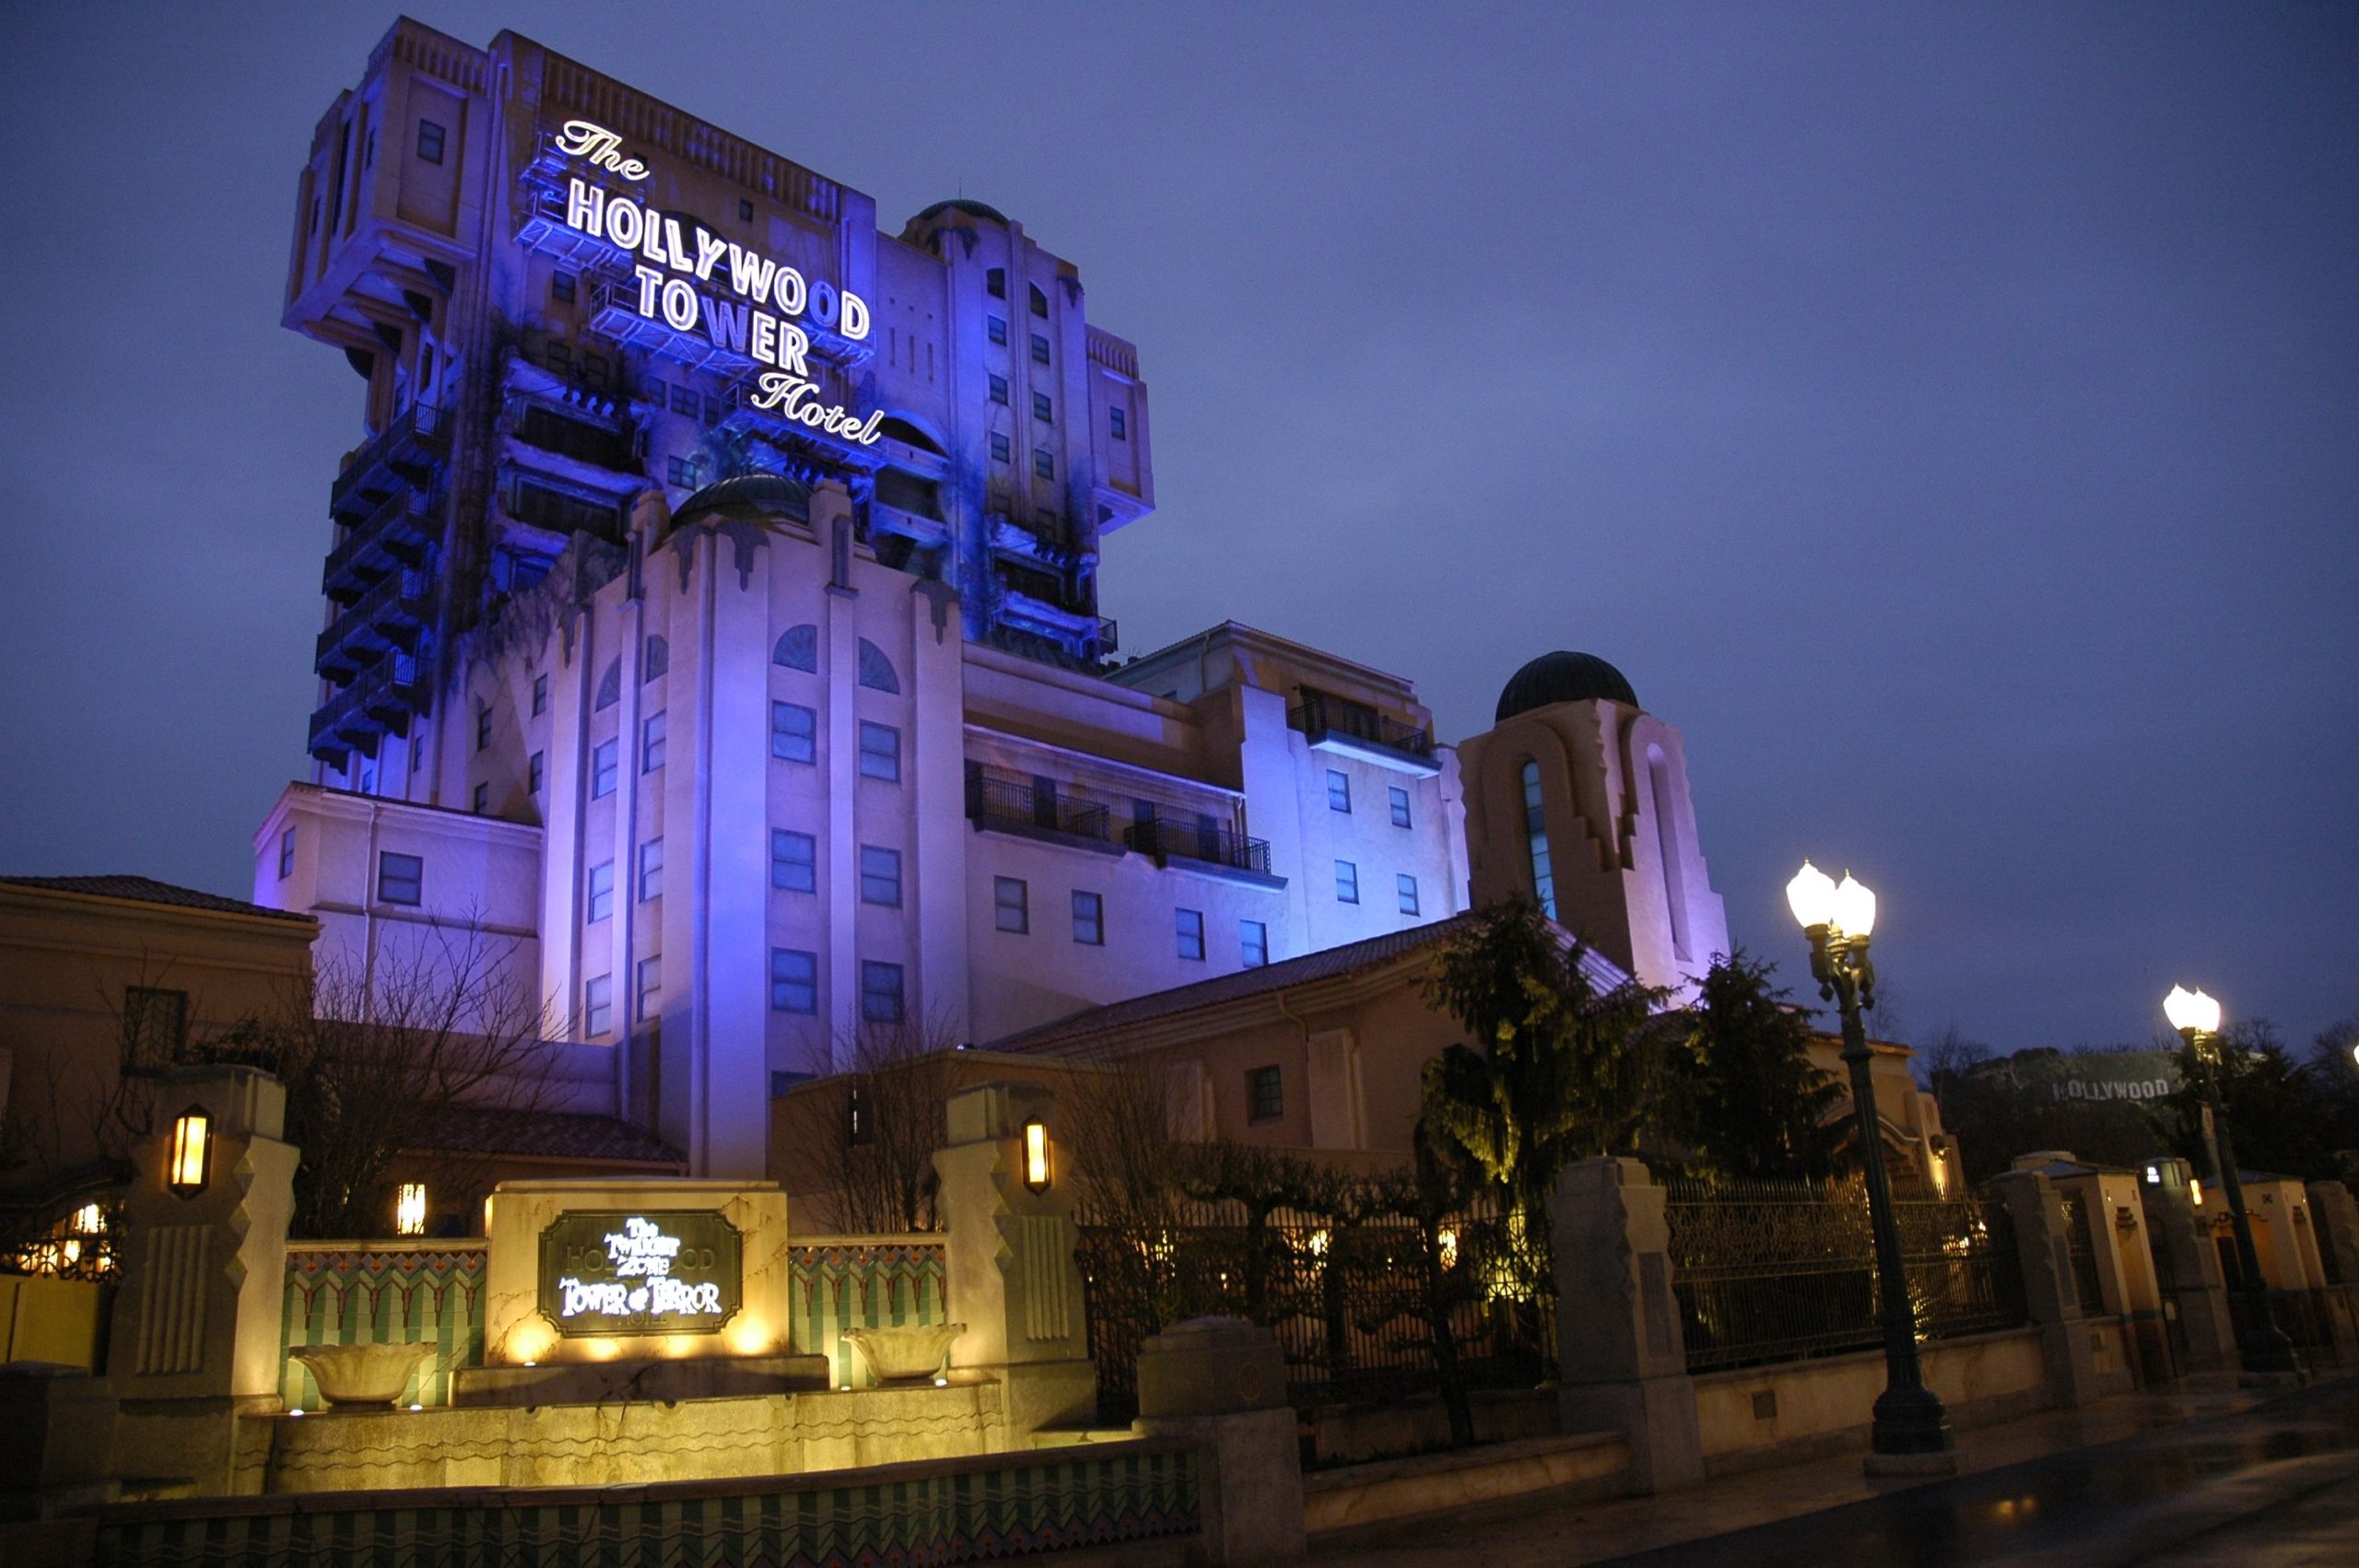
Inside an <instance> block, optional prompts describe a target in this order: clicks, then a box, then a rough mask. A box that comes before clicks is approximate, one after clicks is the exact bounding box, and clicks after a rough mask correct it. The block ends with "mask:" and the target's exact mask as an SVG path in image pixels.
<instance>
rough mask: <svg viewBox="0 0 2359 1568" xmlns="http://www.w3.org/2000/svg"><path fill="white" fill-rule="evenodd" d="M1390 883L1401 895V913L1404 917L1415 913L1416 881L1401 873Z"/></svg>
mask: <svg viewBox="0 0 2359 1568" xmlns="http://www.w3.org/2000/svg"><path fill="white" fill-rule="evenodd" d="M1392 882H1393V886H1394V887H1395V888H1396V889H1397V890H1398V891H1399V893H1400V895H1401V912H1402V914H1404V915H1414V914H1415V913H1417V879H1416V878H1415V877H1413V876H1411V875H1409V874H1408V873H1407V872H1402V874H1400V875H1399V876H1396V877H1394V878H1393V879H1392Z"/></svg>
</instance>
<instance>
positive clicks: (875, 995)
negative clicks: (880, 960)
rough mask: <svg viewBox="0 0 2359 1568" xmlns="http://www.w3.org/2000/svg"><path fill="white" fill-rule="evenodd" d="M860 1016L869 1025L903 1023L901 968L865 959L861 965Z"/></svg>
mask: <svg viewBox="0 0 2359 1568" xmlns="http://www.w3.org/2000/svg"><path fill="white" fill-rule="evenodd" d="M860 1016H861V1018H862V1020H863V1022H866V1023H869V1024H898V1023H899V1022H900V1021H901V966H900V965H898V964H877V963H874V962H871V961H869V960H866V959H863V960H862V962H861V965H860Z"/></svg>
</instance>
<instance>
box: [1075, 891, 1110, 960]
mask: <svg viewBox="0 0 2359 1568" xmlns="http://www.w3.org/2000/svg"><path fill="white" fill-rule="evenodd" d="M1073 940H1074V941H1075V942H1079V943H1081V944H1082V945H1083V946H1084V947H1103V946H1105V945H1106V900H1105V899H1104V898H1103V897H1102V896H1101V895H1097V894H1095V893H1075V894H1074V895H1073Z"/></svg>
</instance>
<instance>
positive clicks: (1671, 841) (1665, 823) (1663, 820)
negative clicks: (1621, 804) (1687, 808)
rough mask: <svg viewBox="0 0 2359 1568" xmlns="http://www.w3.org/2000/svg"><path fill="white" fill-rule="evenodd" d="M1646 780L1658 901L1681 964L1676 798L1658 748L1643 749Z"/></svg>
mask: <svg viewBox="0 0 2359 1568" xmlns="http://www.w3.org/2000/svg"><path fill="white" fill-rule="evenodd" d="M1647 778H1648V782H1649V783H1650V784H1652V785H1653V786H1654V804H1655V848H1656V851H1657V853H1658V854H1660V855H1661V858H1662V901H1663V907H1665V908H1667V909H1669V910H1670V911H1671V948H1672V952H1673V953H1675V954H1678V955H1679V956H1680V958H1682V959H1683V960H1684V959H1685V958H1686V957H1687V899H1686V897H1685V895H1684V883H1682V881H1681V878H1680V867H1679V821H1678V818H1677V817H1676V816H1675V815H1674V814H1673V811H1672V803H1673V802H1674V801H1676V800H1677V798H1678V797H1677V795H1676V794H1675V792H1674V791H1673V790H1672V787H1671V764H1670V762H1669V761H1668V760H1667V759H1665V757H1664V756H1663V755H1662V748H1661V746H1649V747H1648V748H1647Z"/></svg>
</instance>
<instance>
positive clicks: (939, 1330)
mask: <svg viewBox="0 0 2359 1568" xmlns="http://www.w3.org/2000/svg"><path fill="white" fill-rule="evenodd" d="M966 1331H967V1326H966V1325H965V1324H964V1323H912V1324H906V1325H904V1326H902V1327H900V1328H847V1329H845V1330H844V1331H843V1341H844V1343H846V1344H848V1345H850V1346H851V1348H852V1349H854V1350H856V1351H858V1352H860V1355H861V1359H862V1360H863V1361H865V1362H866V1363H868V1370H869V1371H870V1372H872V1373H874V1374H875V1375H876V1381H877V1382H879V1383H923V1382H929V1381H931V1380H932V1379H933V1375H934V1372H935V1370H936V1369H938V1368H939V1367H940V1366H941V1365H942V1358H943V1357H944V1356H945V1355H947V1354H948V1353H949V1352H950V1345H951V1341H952V1340H956V1339H957V1338H958V1336H959V1335H961V1334H963V1333H965V1332H966Z"/></svg>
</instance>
